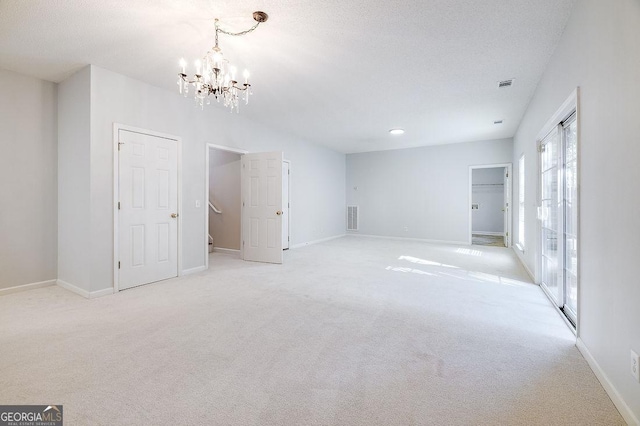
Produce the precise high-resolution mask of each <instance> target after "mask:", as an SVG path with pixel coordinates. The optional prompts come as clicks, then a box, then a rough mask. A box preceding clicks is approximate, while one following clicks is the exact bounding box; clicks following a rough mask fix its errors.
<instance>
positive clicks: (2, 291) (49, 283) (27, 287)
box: [0, 280, 56, 296]
mask: <svg viewBox="0 0 640 426" xmlns="http://www.w3.org/2000/svg"><path fill="white" fill-rule="evenodd" d="M55 284H56V280H47V281H39V282H37V283H30V284H23V285H17V286H15V287H9V288H2V289H0V296H4V295H6V294H11V293H18V292H20V291H26V290H33V289H36V288H42V287H49V286H52V285H55Z"/></svg>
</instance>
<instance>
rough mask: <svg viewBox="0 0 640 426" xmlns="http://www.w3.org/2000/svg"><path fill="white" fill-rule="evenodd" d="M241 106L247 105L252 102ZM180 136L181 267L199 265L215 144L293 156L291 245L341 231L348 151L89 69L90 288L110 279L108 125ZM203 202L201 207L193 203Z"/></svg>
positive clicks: (110, 133)
mask: <svg viewBox="0 0 640 426" xmlns="http://www.w3.org/2000/svg"><path fill="white" fill-rule="evenodd" d="M246 108H251V105H249V106H248V107H246ZM114 122H117V123H121V124H127V125H131V126H136V127H140V128H145V129H150V130H154V131H159V132H164V133H168V134H172V135H176V136H180V137H182V164H183V166H182V177H183V184H182V197H183V205H182V211H181V216H182V224H183V231H182V232H183V246H182V250H183V254H182V256H183V268H184V269H191V268H197V267H200V266H203V265H204V262H205V241H206V235H207V229H206V225H205V208H207V203H206V200H207V196H206V194H205V179H206V176H207V174H206V170H205V158H206V157H205V153H206V144H207V143H213V144H216V145H224V146H229V147H235V148H240V149H245V150H248V151H253V152H258V151H284V157H285V158H287V159H289V160H291V192H292V194H291V237H292V244H300V243H304V242H308V241H313V240H317V239H322V238H326V237H331V236H335V235H341V234H344V229H345V216H344V211H345V192H344V179H345V156H344V154H340V153H336V152H335V151H332V150H329V149H327V148H324V147H321V146H318V145H314V144H311V143H308V142H306V141H303V140H300V139H297V138H294V137H292V136H289V135H287V134H284V133H280V132H277V131H275V130H273V129H271V128H267V127H264V126H261V125H259V124H256V123H254V122H251V121H249V120H247V119H246V118H245V117H244V116H243V115H242V113H240V114H230V113H229V111H228V110H226V109H224V108H221V107H219V106H218V105H215V104H214V105H211V106H209V107H205V110H204V111H201V110H200V109H198V108H196V107H195V106H194V102H193V99H191V98H188V99H185V98H183V97H181V96H179V95H178V93H177V92H171V91H167V90H164V89H160V88H157V87H154V86H151V85H148V84H145V83H142V82H140V81H137V80H133V79H131V78H128V77H125V76H123V75H119V74H116V73H114V72H111V71H108V70H104V69H101V68H98V67H93V66H92V67H91V123H92V125H91V226H92V229H91V242H92V249H91V258H92V262H91V286H92V291H96V290H101V289H105V288H110V287H111V286H112V283H113V272H112V268H113V225H112V224H113V210H112V209H113V189H112V186H113V160H112V158H113V154H112V150H113V128H112V126H113V123H114ZM196 200H200V201H201V206H200V207H199V208H196V207H195V201H196Z"/></svg>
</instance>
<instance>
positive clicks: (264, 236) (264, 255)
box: [242, 152, 282, 263]
mask: <svg viewBox="0 0 640 426" xmlns="http://www.w3.org/2000/svg"><path fill="white" fill-rule="evenodd" d="M242 253H243V259H244V260H250V261H253V262H267V263H282V152H260V153H252V154H244V155H243V156H242Z"/></svg>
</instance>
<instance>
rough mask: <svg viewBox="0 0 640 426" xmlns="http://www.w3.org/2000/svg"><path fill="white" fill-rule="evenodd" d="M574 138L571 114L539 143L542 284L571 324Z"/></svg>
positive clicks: (574, 306)
mask: <svg viewBox="0 0 640 426" xmlns="http://www.w3.org/2000/svg"><path fill="white" fill-rule="evenodd" d="M577 141H578V125H577V121H576V115H575V113H574V114H572V115H570V116H569V117H568V118H567V119H566V120H564V121H563V122H562V123H560V124H559V125H558V126H557V127H555V128H554V129H553V130H552V131H551V132H550V133H549V134H548V135H547V136H546V137H545V138H544V139H543V140H542V142H541V144H540V177H541V179H540V183H541V191H540V213H539V216H540V217H539V219H540V221H541V252H540V257H541V265H540V266H541V284H542V286H543V287H544V288H545V290H546V291H547V293H548V294H549V296H550V297H551V299H553V301H554V302H555V303H556V304H557V306H558V307H559V308H560V309H561V310H562V311H563V312H564V314H565V315H566V316H567V318H568V319H569V320H570V321H571V322H572V323H573V324H574V325H575V324H576V322H577V317H578V204H577V201H578V189H577V182H578V181H577V172H578V169H577V148H578V143H577Z"/></svg>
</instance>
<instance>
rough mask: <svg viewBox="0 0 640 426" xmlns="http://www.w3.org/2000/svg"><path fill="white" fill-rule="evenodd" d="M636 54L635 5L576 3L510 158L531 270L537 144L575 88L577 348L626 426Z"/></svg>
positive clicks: (636, 326)
mask: <svg viewBox="0 0 640 426" xmlns="http://www.w3.org/2000/svg"><path fill="white" fill-rule="evenodd" d="M639 46H640V2H639V1H637V0H616V1H615V2H605V1H601V0H583V1H579V2H576V6H575V10H574V12H573V14H572V16H571V18H570V20H569V23H568V25H567V28H566V30H565V33H564V35H563V37H562V39H561V41H560V44H559V45H558V48H557V50H556V52H555V53H554V55H553V57H552V58H551V61H550V63H549V65H548V67H547V70H546V72H545V74H544V76H543V77H542V80H541V81H540V83H539V85H538V89H537V90H536V93H535V95H534V97H533V99H532V101H531V104H530V105H529V108H528V110H527V112H526V114H525V116H524V118H523V121H522V123H521V124H520V127H519V129H518V132H517V134H516V136H515V149H514V156H513V162H514V163H515V164H516V165H517V162H518V159H519V158H520V156H521V155H522V153H525V155H526V165H525V169H526V173H527V175H526V178H525V185H526V189H525V195H526V210H525V220H526V231H525V232H526V235H525V236H526V241H527V250H526V252H525V254H524V259H525V261H526V263H527V265H528V266H529V268H530V269H531V270H534V269H535V265H536V255H535V254H536V253H537V251H538V247H537V246H533V244H534V242H536V241H537V238H536V237H537V235H536V227H537V223H536V217H535V214H536V211H535V207H536V200H537V187H536V185H537V162H536V161H537V160H536V159H537V154H536V148H535V143H536V135H537V133H538V132H539V131H540V130H541V129H542V127H543V126H544V124H545V122H546V121H547V120H548V119H549V118H550V117H551V116H552V115H553V114H554V112H555V111H556V110H557V109H558V108H559V107H560V105H561V104H562V103H563V101H564V100H565V99H566V98H567V97H568V96H569V94H570V93H571V92H572V91H573V90H574V89H575V88H576V86H580V106H579V107H580V113H581V115H580V123H579V126H580V128H579V132H580V141H579V143H580V147H579V156H580V160H579V161H580V177H579V179H580V220H579V224H580V230H579V233H580V235H579V239H580V242H579V244H580V245H579V257H580V260H579V262H580V264H579V274H580V287H579V294H578V299H579V301H578V303H579V325H578V328H579V338H580V339H581V340H582V341H583V342H584V345H585V346H586V348H587V350H588V352H589V353H590V354H591V355H592V356H593V358H594V359H595V361H596V362H597V364H598V365H599V366H600V368H601V369H602V372H603V373H604V375H605V376H606V378H607V380H608V381H609V382H610V383H611V385H612V386H613V387H614V388H615V389H616V392H618V393H619V395H620V396H621V400H623V401H624V403H623V404H626V407H628V410H627V409H626V408H625V407H624V406H622V405H621V404H620V400H617V399H616V397H615V395H614V396H613V399H614V402H618V405H619V408H620V409H621V412H622V414H623V415H625V416H626V420H627V421H629V422H633V421H635V422H638V421H639V420H638V419H640V383H638V382H636V381H634V379H633V377H632V376H631V375H630V373H629V368H630V367H629V350H630V349H634V350H635V351H636V352H640V284H639V282H640V281H639V277H638V267H637V263H638V254H640V221H639V219H638V218H639V217H640V195H639V192H638V182H640V167H638V161H639V159H640V142H639V140H640V139H639V135H640V102H639V99H640V84H639V83H638V82H639V81H640V80H639V76H640V48H639ZM516 175H517V170H516ZM514 213H515V215H514V223H517V209H516V211H515V212H514ZM605 381H606V380H605ZM610 395H611V394H610ZM630 413H633V415H635V419H632V418H631V416H632V414H630Z"/></svg>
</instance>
